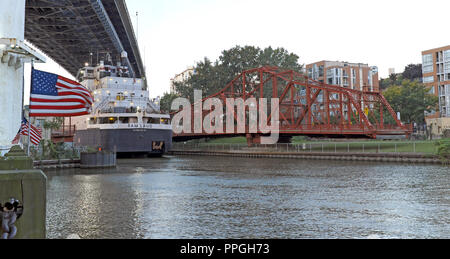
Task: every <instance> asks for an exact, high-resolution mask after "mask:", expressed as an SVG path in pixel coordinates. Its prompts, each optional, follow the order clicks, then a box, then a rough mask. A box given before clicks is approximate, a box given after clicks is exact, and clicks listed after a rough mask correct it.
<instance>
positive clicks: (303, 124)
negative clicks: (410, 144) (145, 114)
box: [172, 67, 412, 140]
mask: <svg viewBox="0 0 450 259" xmlns="http://www.w3.org/2000/svg"><path fill="white" fill-rule="evenodd" d="M213 98H216V99H219V100H220V101H221V102H222V104H223V108H224V111H223V114H227V110H226V109H227V108H230V109H231V110H232V111H233V113H232V116H234V119H235V121H237V120H238V116H241V115H242V114H239V112H238V111H237V109H236V107H227V105H226V101H227V99H229V98H231V99H242V100H244V101H247V100H249V99H250V98H254V99H256V100H259V99H261V98H266V99H268V100H269V102H268V103H269V104H270V99H271V98H278V99H279V104H278V107H276V109H275V110H276V111H278V112H279V118H280V134H281V135H282V136H283V135H284V136H295V135H308V136H327V137H350V138H351V137H369V138H376V136H377V135H406V136H408V135H410V134H411V133H412V128H411V125H404V124H403V123H402V122H401V121H399V120H398V118H397V115H396V113H395V111H394V110H393V109H392V107H391V106H390V105H389V103H388V102H387V100H386V99H385V98H384V96H383V95H382V94H381V93H378V92H361V91H358V90H352V89H349V88H344V87H339V86H334V85H328V84H324V83H321V82H318V81H314V80H311V79H309V78H308V77H306V76H304V75H303V74H300V73H297V72H295V71H292V70H286V71H285V70H280V69H278V68H276V67H261V68H256V69H251V70H247V71H244V72H243V73H241V74H240V75H239V76H237V77H236V78H235V79H234V80H233V81H232V82H230V83H229V84H228V85H227V86H226V87H225V88H224V89H223V90H221V91H220V92H218V93H216V94H214V95H212V96H209V97H207V98H204V99H203V100H202V101H201V102H202V103H205V102H206V101H208V100H210V99H213ZM194 105H195V104H193V105H192V107H190V108H191V109H192V110H193V108H194ZM257 109H258V110H259V103H258V107H257ZM212 111H213V110H204V111H203V113H202V121H203V120H204V118H205V116H207V115H209V114H210V113H211V112H212ZM248 111H249V107H247V108H246V112H248ZM268 111H269V112H268V113H267V114H265V116H267V118H268V119H267V121H269V122H270V121H271V118H272V116H273V114H272V113H271V112H270V111H271V107H270V105H269V109H268ZM179 112H182V110H181V111H177V112H175V113H173V114H172V116H174V115H176V114H177V113H179ZM241 113H242V110H241ZM191 114H192V118H191V125H192V129H191V133H181V134H174V139H175V140H177V139H180V140H186V139H190V138H200V137H208V136H211V135H215V136H217V135H223V136H233V135H235V136H237V135H244V136H247V137H248V138H249V137H250V138H255V139H259V137H260V136H261V135H264V132H261V131H260V129H258V130H257V131H254V130H253V131H251V129H250V128H249V125H248V120H247V119H245V121H246V128H245V131H244V132H238V131H235V132H234V133H233V134H230V133H227V131H226V127H227V126H226V125H225V124H226V123H223V124H224V130H223V131H221V132H220V133H217V132H216V133H214V134H207V133H206V132H205V131H203V132H201V133H195V132H194V128H193V127H194V113H193V112H191ZM244 116H246V115H245V114H244ZM260 116H261V115H260ZM224 120H226V116H225V117H224ZM236 128H237V127H236Z"/></svg>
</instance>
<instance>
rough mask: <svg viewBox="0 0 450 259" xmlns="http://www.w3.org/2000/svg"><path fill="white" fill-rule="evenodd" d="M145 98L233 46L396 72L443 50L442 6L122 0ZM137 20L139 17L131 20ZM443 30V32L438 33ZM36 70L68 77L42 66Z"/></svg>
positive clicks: (444, 0) (441, 0)
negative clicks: (144, 76)
mask: <svg viewBox="0 0 450 259" xmlns="http://www.w3.org/2000/svg"><path fill="white" fill-rule="evenodd" d="M126 3H127V6H128V10H129V13H130V17H131V19H132V21H133V23H134V26H135V31H136V34H138V40H139V45H140V49H141V54H142V56H143V59H144V61H145V66H146V71H147V77H148V79H149V89H150V95H151V97H157V96H161V95H163V94H164V93H165V92H168V91H169V89H170V79H171V78H173V77H174V76H175V75H176V74H178V73H180V72H182V71H184V70H185V69H186V68H187V67H189V66H192V65H195V64H196V63H197V62H198V61H201V60H203V59H204V58H205V57H208V58H209V59H211V60H216V59H217V58H218V57H219V56H220V54H221V52H222V51H223V50H226V49H230V48H232V47H234V46H236V45H240V46H245V45H253V46H258V47H260V48H265V47H268V46H272V47H273V48H277V47H283V48H285V49H287V50H288V51H289V52H293V53H295V54H297V55H298V56H299V57H300V63H301V64H308V63H313V62H316V61H321V60H330V61H348V62H352V63H353V62H354V63H367V64H369V65H370V66H378V68H379V72H380V77H382V78H383V77H384V78H385V77H387V76H388V70H389V68H395V70H396V72H397V73H401V72H403V70H404V68H405V66H407V65H408V64H418V63H421V62H422V56H421V52H422V51H424V50H428V49H432V48H437V47H442V46H447V45H450V33H448V24H449V21H448V18H447V17H448V10H450V1H448V0H427V1H423V0H421V1H417V0H409V1H401V0H377V1H366V0H340V1H336V0H314V1H313V0H309V1H302V0H277V1H273V0H270V1H269V0H126ZM136 12H138V16H136ZM445 26H447V28H445ZM37 68H38V69H43V70H47V71H57V72H59V73H60V74H61V75H66V76H67V75H68V74H67V72H65V71H63V69H61V68H60V67H59V66H58V65H56V64H54V63H53V62H47V64H42V65H38V66H37Z"/></svg>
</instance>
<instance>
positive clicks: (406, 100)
mask: <svg viewBox="0 0 450 259" xmlns="http://www.w3.org/2000/svg"><path fill="white" fill-rule="evenodd" d="M429 92H430V88H429V87H426V86H425V85H423V84H421V83H419V82H417V81H410V80H403V82H402V83H401V85H392V86H391V87H389V88H388V89H387V90H386V91H385V92H384V93H383V94H384V96H385V97H386V99H387V100H388V102H389V103H390V104H391V106H392V108H393V109H394V110H395V111H397V112H400V113H401V117H402V121H403V122H405V123H414V122H416V123H424V122H425V111H428V112H430V111H431V110H434V109H436V108H437V105H438V98H437V97H436V96H434V95H431V94H430V93H429Z"/></svg>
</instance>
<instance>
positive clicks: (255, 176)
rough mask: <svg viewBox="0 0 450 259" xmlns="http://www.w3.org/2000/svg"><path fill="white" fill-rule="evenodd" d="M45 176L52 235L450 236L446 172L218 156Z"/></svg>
mask: <svg viewBox="0 0 450 259" xmlns="http://www.w3.org/2000/svg"><path fill="white" fill-rule="evenodd" d="M119 163H120V165H119V167H118V168H117V169H115V170H106V171H97V170H95V171H76V170H74V171H65V172H58V173H55V172H53V173H48V175H49V188H48V236H49V238H61V237H66V236H68V235H69V234H74V233H76V234H78V235H80V236H81V237H82V238H366V237H368V236H371V235H372V236H373V235H377V236H379V237H382V238H449V237H450V227H449V223H450V217H449V211H448V210H449V205H450V188H449V187H450V178H449V173H448V168H444V167H440V166H419V165H405V164H387V165H383V164H374V163H360V162H353V163H348V162H336V161H333V162H332V161H326V162H325V161H299V160H273V159H243V158H242V159H240V158H222V157H221V158H216V157H168V158H162V159H148V160H145V159H144V160H121V161H120V162H119Z"/></svg>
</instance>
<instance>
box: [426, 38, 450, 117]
mask: <svg viewBox="0 0 450 259" xmlns="http://www.w3.org/2000/svg"><path fill="white" fill-rule="evenodd" d="M422 60H423V63H422V68H423V83H424V84H425V85H427V86H429V87H431V93H432V94H434V95H436V96H438V97H439V111H436V112H433V113H431V114H427V117H428V118H450V45H449V46H446V47H441V48H436V49H431V50H426V51H423V52H422Z"/></svg>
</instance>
